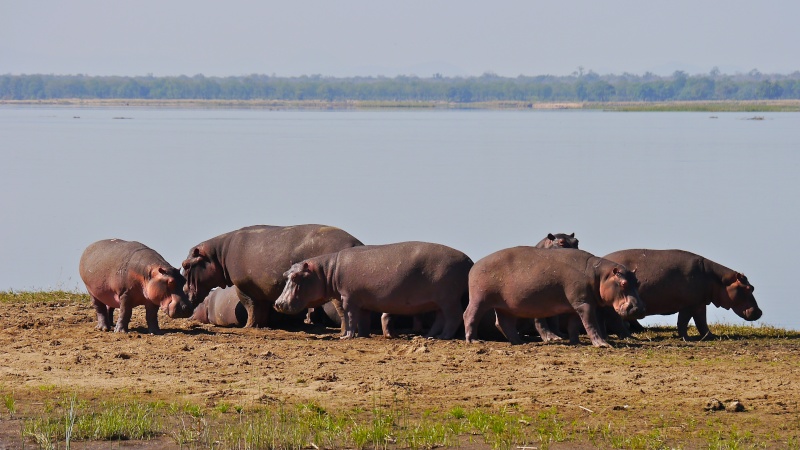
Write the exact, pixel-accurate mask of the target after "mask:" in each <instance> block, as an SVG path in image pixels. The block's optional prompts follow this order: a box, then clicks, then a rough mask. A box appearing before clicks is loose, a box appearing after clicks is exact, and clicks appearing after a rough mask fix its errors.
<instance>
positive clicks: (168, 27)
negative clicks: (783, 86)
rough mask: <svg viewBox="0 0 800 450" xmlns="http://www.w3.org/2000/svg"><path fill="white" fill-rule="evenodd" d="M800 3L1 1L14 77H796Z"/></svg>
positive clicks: (3, 66)
mask: <svg viewBox="0 0 800 450" xmlns="http://www.w3.org/2000/svg"><path fill="white" fill-rule="evenodd" d="M798 17H800V2H798V1H797V0H780V1H766V2H757V1H752V0H726V1H717V0H712V1H709V0H703V1H697V0H672V1H640V0H604V1H596V0H591V1H584V0H581V1H569V2H542V1H532V0H508V1H503V0H500V1H492V2H489V1H473V0H459V1H436V0H424V1H422V0H406V1H402V2H396V1H395V2H388V1H379V0H339V1H330V0H299V1H280V2H277V1H243V0H227V1H225V2H210V1H198V0H191V1H190V0H169V1H166V0H137V1H127V2H118V1H108V0H72V1H60V0H59V1H54V0H46V1H17V0H0V74H7V73H12V74H20V73H28V74H30V73H48V74H49V73H53V74H77V73H84V74H89V75H145V74H148V73H152V74H153V75H156V76H163V75H195V74H198V73H202V74H204V75H207V76H211V75H215V76H227V75H246V74H251V73H261V74H276V75H282V76H294V75H303V74H322V75H326V76H353V75H386V76H395V75H398V74H407V75H412V74H413V75H418V76H423V77H427V76H430V75H432V74H433V73H435V72H440V73H442V74H444V75H447V76H455V75H466V76H469V75H480V74H482V73H484V72H494V73H496V74H498V75H503V76H517V75H520V74H524V75H541V74H553V75H568V74H570V73H572V72H573V71H575V70H576V69H577V67H578V66H583V67H584V68H585V69H586V70H593V71H595V72H598V73H600V74H605V73H622V72H630V73H636V74H642V73H644V72H646V71H651V72H655V73H657V74H662V75H666V74H670V73H672V72H673V71H674V70H685V71H687V72H689V73H690V74H695V73H707V72H708V71H709V70H711V69H712V68H713V67H715V66H716V67H719V69H720V70H722V71H723V72H724V73H735V72H748V71H750V70H752V69H758V70H759V71H761V72H763V73H790V72H793V71H795V70H800V60H798V57H797V55H798V47H797V45H798V44H797V43H798V42H800V27H798V26H797V19H798Z"/></svg>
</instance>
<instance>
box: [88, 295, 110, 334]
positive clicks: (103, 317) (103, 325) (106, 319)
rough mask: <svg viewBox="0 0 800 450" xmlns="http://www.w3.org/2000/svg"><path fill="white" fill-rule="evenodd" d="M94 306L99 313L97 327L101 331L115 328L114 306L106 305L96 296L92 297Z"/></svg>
mask: <svg viewBox="0 0 800 450" xmlns="http://www.w3.org/2000/svg"><path fill="white" fill-rule="evenodd" d="M92 306H93V307H94V310H95V312H96V313H97V326H96V327H95V329H97V330H100V331H108V330H111V329H112V328H114V322H113V321H112V318H113V315H114V308H109V307H108V306H106V305H105V303H103V302H101V301H100V300H98V299H96V298H95V297H92Z"/></svg>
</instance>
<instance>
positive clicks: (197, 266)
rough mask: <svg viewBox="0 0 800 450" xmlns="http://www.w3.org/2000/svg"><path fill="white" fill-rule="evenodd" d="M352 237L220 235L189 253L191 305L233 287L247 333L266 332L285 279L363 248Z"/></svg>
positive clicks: (316, 231)
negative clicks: (304, 264) (301, 266)
mask: <svg viewBox="0 0 800 450" xmlns="http://www.w3.org/2000/svg"><path fill="white" fill-rule="evenodd" d="M360 245H362V244H361V241H359V240H358V239H356V238H354V237H353V236H351V235H350V234H348V233H347V232H345V231H343V230H341V229H339V228H336V227H331V226H327V225H296V226H271V225H255V226H251V227H245V228H242V229H239V230H236V231H231V232H229V233H225V234H221V235H219V236H217V237H215V238H212V239H209V240H207V241H203V242H201V243H199V244H197V245H195V246H194V247H192V248H191V249H190V250H189V256H188V257H187V258H186V259H185V260H184V261H183V264H182V266H183V270H184V272H185V274H186V279H187V280H188V282H187V284H186V291H187V293H188V295H189V300H190V301H191V302H192V303H193V304H194V305H197V304H199V303H200V302H202V301H203V299H205V297H206V296H207V295H208V293H209V292H210V291H211V289H213V288H215V287H229V286H234V291H235V292H236V295H237V296H238V297H239V301H240V302H241V303H242V305H244V308H245V310H246V311H247V322H246V323H245V325H244V326H245V327H258V326H267V325H268V319H269V310H270V309H271V307H272V304H273V303H274V302H275V299H277V298H278V296H279V295H280V294H281V291H283V286H284V284H285V283H286V280H285V278H284V277H283V273H284V272H285V271H286V270H287V269H288V268H289V267H291V266H292V264H294V263H296V262H299V261H303V260H304V259H308V258H311V257H313V256H318V255H324V254H328V253H333V252H337V251H339V250H342V249H345V248H350V247H356V246H360Z"/></svg>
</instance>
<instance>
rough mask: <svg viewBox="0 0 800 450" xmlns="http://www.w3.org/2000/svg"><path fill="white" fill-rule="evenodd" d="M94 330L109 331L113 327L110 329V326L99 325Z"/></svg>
mask: <svg viewBox="0 0 800 450" xmlns="http://www.w3.org/2000/svg"><path fill="white" fill-rule="evenodd" d="M94 329H95V330H100V331H108V330H110V329H111V327H109V326H108V325H98V326H96V327H94Z"/></svg>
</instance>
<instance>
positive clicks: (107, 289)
mask: <svg viewBox="0 0 800 450" xmlns="http://www.w3.org/2000/svg"><path fill="white" fill-rule="evenodd" d="M79 271H80V274H81V279H82V280H83V282H84V284H86V290H87V291H89V295H90V296H91V297H92V306H94V309H95V311H96V312H97V329H98V330H102V331H108V330H110V329H111V326H112V323H113V322H112V321H113V318H114V308H119V319H118V320H117V325H116V327H115V328H114V331H115V332H123V333H127V332H128V324H129V323H130V321H131V313H132V312H133V307H134V306H140V305H144V307H145V318H146V319H147V330H148V331H149V332H150V333H153V334H159V333H160V331H161V330H160V329H159V327H158V308H159V307H161V309H163V310H164V311H165V312H166V313H167V315H168V316H170V317H172V318H184V317H189V316H191V315H192V304H191V303H189V299H188V298H187V297H186V294H185V293H184V292H183V285H184V284H185V283H186V279H185V278H183V275H181V273H180V271H179V270H178V269H176V268H174V267H172V266H171V265H170V264H169V263H168V262H167V261H166V260H165V259H164V258H162V257H161V255H159V254H158V253H157V252H156V251H155V250H153V249H151V248H149V247H147V246H146V245H144V244H140V243H139V242H128V241H123V240H121V239H107V240H104V241H97V242H95V243H94V244H91V245H90V246H88V247H86V250H84V251H83V255H81V262H80V268H79Z"/></svg>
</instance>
